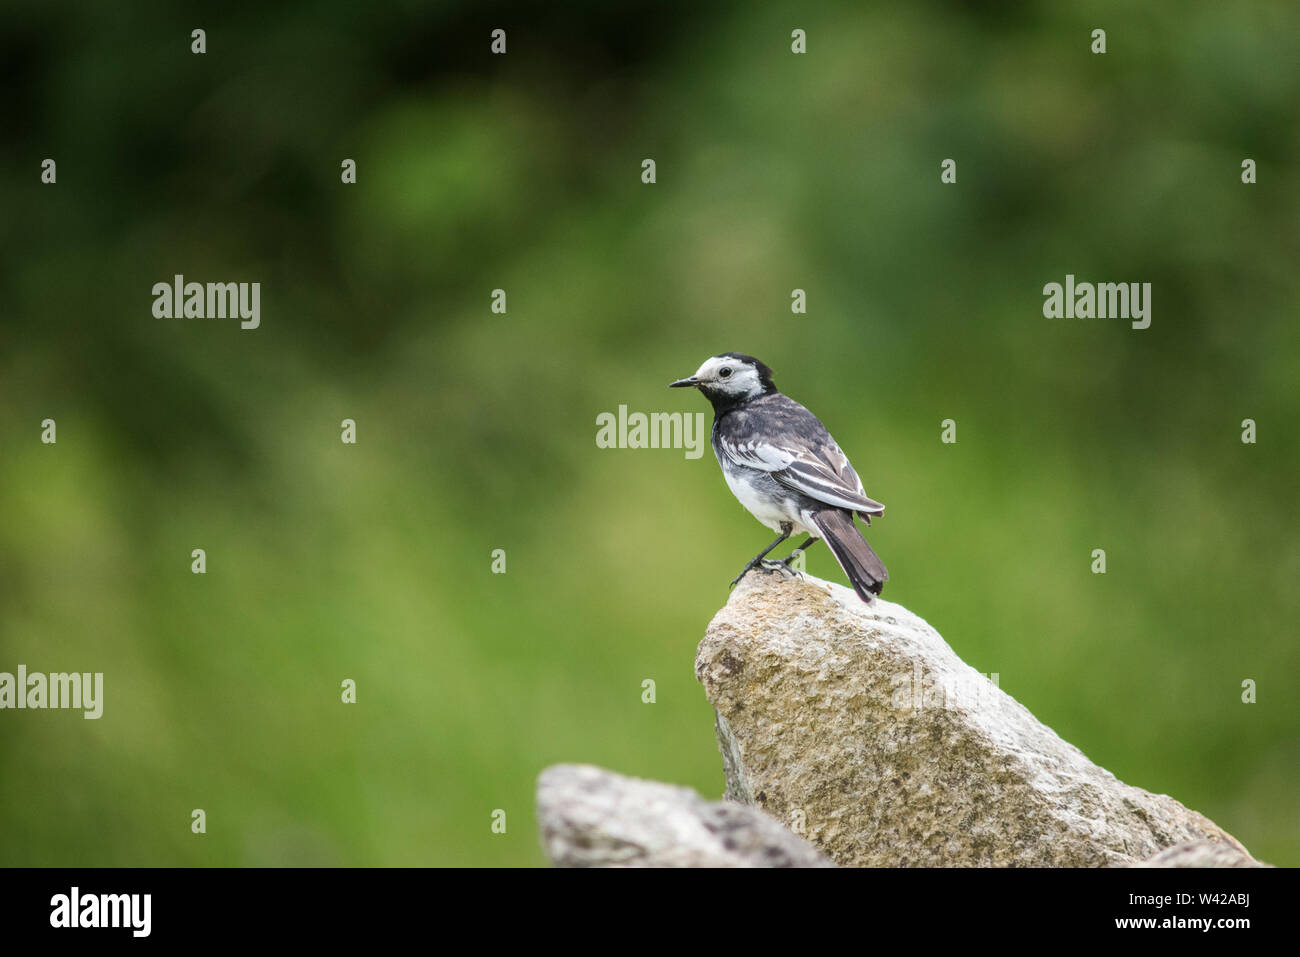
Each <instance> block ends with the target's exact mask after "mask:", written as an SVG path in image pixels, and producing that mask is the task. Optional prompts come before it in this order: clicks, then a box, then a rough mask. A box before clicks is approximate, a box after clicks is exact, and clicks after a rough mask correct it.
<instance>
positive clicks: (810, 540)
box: [781, 535, 821, 568]
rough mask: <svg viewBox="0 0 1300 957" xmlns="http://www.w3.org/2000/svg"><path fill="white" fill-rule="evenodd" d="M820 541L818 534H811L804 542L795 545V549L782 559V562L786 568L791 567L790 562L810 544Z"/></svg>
mask: <svg viewBox="0 0 1300 957" xmlns="http://www.w3.org/2000/svg"><path fill="white" fill-rule="evenodd" d="M820 541H821V539H820V538H818V537H817V536H816V535H809V536H808V537H807V538H805V539H804V540H803V542H801V543H800V544H799V545H796V546H795V550H794V551H792V552H791V553H790V554H789V555H787V556H786V557H785V558H783V559H782V560H781V564H782V565H784V566H785V567H786V568H789V567H790V563H791V562H793V561H794V560H795V559H796V558H798V557H799V556H800V555H802V554H803V553H804V551H805V550H806V549H807V548H808V546H809V545H816V544H817V543H818V542H820Z"/></svg>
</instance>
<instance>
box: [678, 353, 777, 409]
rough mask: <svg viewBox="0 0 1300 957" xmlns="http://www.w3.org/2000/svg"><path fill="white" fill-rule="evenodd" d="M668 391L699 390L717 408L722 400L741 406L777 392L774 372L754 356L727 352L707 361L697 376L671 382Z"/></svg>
mask: <svg viewBox="0 0 1300 957" xmlns="http://www.w3.org/2000/svg"><path fill="white" fill-rule="evenodd" d="M668 387H669V388H671V389H685V388H688V387H689V388H696V389H699V390H700V391H701V392H703V393H704V395H705V396H706V397H707V398H708V399H709V400H710V401H712V402H713V403H714V404H715V405H717V404H718V402H719V400H720V401H722V402H739V401H741V400H743V399H752V398H754V397H755V396H760V395H764V394H766V393H768V392H775V391H776V386H775V385H774V384H773V383H772V370H771V369H769V368H768V367H767V366H766V365H764V364H763V363H761V362H759V361H758V360H757V359H755V358H754V357H753V356H747V355H744V354H743V353H740V352H724V353H723V354H722V355H719V356H713V357H712V358H710V359H705V360H704V365H702V366H700V367H699V368H698V369H696V370H695V374H694V375H692V376H687V377H686V378H685V379H678V380H677V381H676V382H670V383H669V384H668Z"/></svg>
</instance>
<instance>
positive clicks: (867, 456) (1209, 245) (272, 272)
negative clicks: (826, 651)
mask: <svg viewBox="0 0 1300 957" xmlns="http://www.w3.org/2000/svg"><path fill="white" fill-rule="evenodd" d="M1069 6H1071V7H1074V8H1073V9H1070V8H1067V5H1065V4H1060V3H1052V2H1047V0H1042V2H1038V3H1029V4H1021V5H1015V6H1014V7H1008V6H1006V5H1003V4H994V3H916V4H907V5H901V4H892V5H889V6H887V7H886V6H879V7H877V6H875V5H865V4H861V3H850V2H845V3H827V4H824V5H820V6H818V7H817V8H815V10H809V9H807V8H806V7H805V6H803V5H793V4H790V5H781V4H774V3H747V4H740V3H735V4H706V3H686V2H662V0H656V2H653V3H651V2H641V0H638V2H632V3H622V4H617V5H615V4H609V5H598V4H581V3H579V4H571V5H568V6H567V9H556V8H553V7H551V6H549V5H540V4H539V5H524V4H517V5H508V4H500V3H470V2H467V0H466V2H455V3H441V4H432V5H425V4H416V3H403V4H396V5H393V6H392V8H391V9H382V8H376V7H374V6H371V5H364V4H354V3H347V2H342V0H339V2H332V3H313V4H292V5H286V6H283V7H279V8H275V9H268V8H267V7H266V6H264V5H262V4H248V3H244V4H231V3H226V4H220V5H216V4H214V5H211V6H210V7H203V8H196V9H194V10H189V11H186V10H181V9H178V8H176V7H175V5H172V4H165V3H162V2H153V3H132V4H129V5H128V6H127V7H126V8H125V9H124V8H121V7H119V6H105V7H102V8H99V7H95V6H93V5H76V6H74V5H71V4H57V3H54V4H52V3H44V2H34V0H16V2H10V3H7V4H5V6H4V9H3V12H0V72H2V73H3V88H4V94H5V95H4V101H5V104H6V116H5V118H4V121H3V132H0V137H3V140H4V147H3V150H2V151H0V164H2V168H0V208H2V209H3V216H0V235H2V236H3V250H4V255H3V258H2V259H0V312H2V314H3V323H0V440H2V443H3V444H2V447H0V487H2V488H3V498H2V505H0V508H2V510H3V511H2V512H0V670H6V671H14V670H15V669H16V667H17V665H18V664H20V663H22V664H26V665H27V667H28V668H29V669H30V670H33V671H35V670H43V671H63V670H76V671H103V672H104V673H105V683H106V703H105V713H104V717H103V718H102V719H100V720H99V721H85V720H82V719H81V717H80V716H79V715H77V714H76V713H68V712H53V711H46V712H13V711H6V712H3V713H0V835H2V836H3V839H2V840H0V863H3V864H42V865H45V864H62V865H73V864H77V865H82V864H84V865H144V864H155V865H169V864H183V865H202V864H228V865H242V864H247V865H254V864H271V865H275V864H349V865H390V864H391V865H425V864H440V865H442V864H445V865H538V864H542V863H544V858H543V855H542V854H541V851H540V848H539V844H538V840H537V835H536V823H535V820H534V817H533V788H534V781H535V778H536V775H537V773H538V772H539V771H540V770H541V769H542V768H543V767H545V766H547V765H549V764H552V763H554V762H559V761H583V762H592V763H596V764H601V765H605V766H607V767H610V768H612V769H615V770H617V771H621V772H624V773H628V774H634V775H640V776H646V777H651V778H657V779H662V780H666V781H671V782H675V783H678V784H683V785H689V786H691V787H694V788H697V789H698V790H700V791H701V792H703V793H704V794H706V795H710V796H718V795H720V794H721V791H722V786H723V782H722V771H721V762H720V760H719V757H718V753H717V748H716V744H715V741H714V736H713V728H712V712H711V709H710V708H709V706H708V704H707V702H706V701H705V698H704V694H703V691H702V689H701V688H700V687H699V686H698V684H697V683H696V681H695V679H694V676H693V673H692V664H693V657H694V651H695V646H696V643H697V641H698V639H699V638H700V636H701V635H702V633H703V631H704V628H705V625H706V624H707V622H708V620H709V618H710V616H711V615H712V614H713V613H714V612H715V611H716V610H717V609H718V607H720V605H721V604H722V603H723V602H724V601H725V599H726V596H727V582H728V581H729V580H730V579H731V578H732V577H733V576H734V575H735V574H736V572H737V571H738V570H739V568H740V566H741V565H742V564H743V563H744V561H745V560H746V559H748V558H749V557H750V556H751V555H752V554H754V552H756V551H758V549H759V548H761V547H762V546H763V545H765V544H767V542H768V541H769V539H770V537H771V536H770V533H769V532H768V530H767V529H765V528H763V527H761V526H760V525H759V524H758V523H757V522H755V521H754V520H753V519H752V518H751V517H749V516H748V515H747V514H746V513H744V512H743V511H742V509H741V507H740V506H739V505H738V504H737V503H736V502H735V500H734V499H733V498H732V497H731V495H730V493H729V492H728V491H727V489H726V487H725V485H724V484H723V481H722V478H721V476H720V475H719V473H718V468H717V465H716V463H715V462H714V460H713V458H712V454H711V453H707V452H706V455H705V457H704V458H702V459H698V460H687V459H686V458H685V456H684V455H683V453H682V452H681V451H679V450H604V449H598V448H597V447H596V444H595V433H596V424H595V423H596V416H597V415H598V414H599V413H601V412H605V411H615V410H616V409H617V408H618V406H619V404H626V405H628V406H629V408H630V409H632V410H634V411H645V412H650V411H689V412H698V411H705V410H706V409H707V406H706V404H705V403H704V402H703V400H702V398H701V397H700V396H698V395H695V394H683V393H681V392H669V391H668V390H667V389H666V388H665V386H666V384H667V383H668V382H669V381H670V380H671V379H674V378H677V377H679V376H682V375H687V374H689V373H690V372H692V371H694V369H695V368H696V366H697V365H698V364H699V363H700V362H701V361H702V360H703V359H704V358H705V357H707V356H709V355H711V354H714V353H717V352H721V351H728V350H738V351H744V352H749V353H753V354H755V355H757V356H759V357H760V358H762V359H764V360H765V361H766V362H768V363H769V364H770V365H771V366H773V368H774V369H775V370H776V381H777V384H778V385H779V386H780V387H781V388H782V389H783V390H784V391H786V392H787V393H789V394H791V395H793V396H794V397H795V398H797V399H799V400H800V401H802V402H804V403H806V404H807V405H809V406H810V407H811V408H812V409H814V410H815V411H816V412H817V413H818V414H819V415H820V416H821V417H822V419H823V420H824V421H825V422H826V424H827V425H828V427H829V428H830V429H831V431H832V432H833V433H834V434H835V436H836V438H837V439H838V441H839V442H840V444H841V445H842V446H843V448H844V449H845V450H846V451H847V452H848V454H849V455H850V457H851V458H852V459H853V461H854V463H855V465H856V466H857V468H858V471H859V472H860V473H861V474H862V476H863V479H864V482H865V484H866V488H867V491H868V493H869V494H871V495H872V496H873V497H875V498H878V499H880V500H881V501H883V502H885V503H887V504H888V507H889V510H888V512H887V514H886V517H885V518H884V519H883V520H881V521H878V522H877V523H876V524H875V525H874V528H873V534H872V535H871V541H872V544H873V545H874V547H875V548H876V550H877V551H878V552H879V553H880V554H881V555H882V556H883V558H884V560H885V562H886V563H887V564H888V566H889V569H890V573H891V578H892V580H891V583H890V585H889V586H888V588H887V590H886V592H885V597H886V598H888V599H891V600H893V601H897V602H901V603H903V604H905V605H906V606H908V607H909V608H910V609H912V610H913V611H915V612H916V613H918V614H920V615H921V616H922V617H924V618H926V619H927V620H928V621H930V622H931V623H932V624H933V625H934V626H935V627H937V628H938V629H939V630H940V631H941V632H942V634H943V635H944V636H945V638H946V639H947V640H948V642H949V643H950V644H951V645H952V646H953V647H954V649H956V651H957V652H958V653H959V654H960V655H961V656H962V657H963V658H965V660H966V661H968V662H969V663H970V664H971V665H973V666H974V667H975V668H976V669H977V670H979V671H981V672H994V671H996V672H998V673H999V674H1000V676H1001V685H1002V687H1003V688H1004V689H1005V690H1006V691H1008V692H1009V693H1011V694H1012V695H1014V696H1015V697H1016V698H1018V699H1019V700H1020V701H1021V702H1023V703H1024V704H1025V705H1027V706H1028V707H1029V708H1030V709H1031V710H1032V711H1033V712H1034V713H1035V714H1036V715H1037V716H1038V717H1039V718H1040V719H1041V720H1042V721H1044V722H1046V723H1047V724H1048V725H1050V726H1051V727H1052V728H1054V729H1055V730H1056V731H1057V732H1059V733H1060V734H1061V735H1062V736H1063V737H1064V738H1065V739H1067V740H1069V741H1070V742H1072V743H1074V744H1076V745H1078V746H1079V747H1080V748H1081V749H1082V750H1083V751H1084V752H1085V753H1086V754H1087V755H1088V756H1089V757H1090V758H1092V759H1093V760H1094V761H1096V762H1098V763H1099V764H1101V765H1103V766H1105V767H1107V768H1108V769H1110V770H1111V771H1113V772H1114V773H1115V774H1116V775H1118V776H1119V777H1120V778H1122V779H1123V780H1125V781H1127V782H1129V783H1132V784H1135V785H1138V786H1141V787H1143V788H1147V789H1149V790H1152V791H1158V792H1165V793H1169V794H1172V795H1174V796H1175V797H1177V798H1178V799H1179V800H1180V801H1182V802H1183V803H1185V804H1187V805H1189V806H1191V807H1193V808H1195V809H1197V810H1199V811H1202V812H1203V813H1205V814H1207V815H1208V816H1210V817H1211V818H1212V819H1214V820H1215V821H1216V822H1217V823H1218V824H1220V825H1221V826H1223V827H1224V828H1226V829H1227V830H1229V831H1231V832H1232V833H1233V834H1235V835H1236V836H1237V837H1239V838H1240V839H1241V840H1242V841H1244V842H1245V843H1246V845H1247V846H1248V847H1249V848H1250V849H1251V850H1252V851H1253V852H1254V853H1255V854H1256V855H1257V856H1259V857H1261V858H1263V859H1266V860H1270V861H1272V862H1274V863H1277V864H1291V865H1295V864H1300V705H1298V704H1297V697H1296V687H1295V682H1296V677H1297V674H1300V649H1298V645H1297V641H1296V633H1295V626H1296V622H1297V617H1298V616H1297V613H1298V612H1300V587H1297V583H1298V582H1300V540H1298V538H1297V535H1296V531H1297V524H1296V517H1297V516H1296V491H1297V472H1298V471H1300V469H1298V467H1300V455H1298V453H1297V448H1298V447H1300V446H1298V445H1297V427H1296V423H1297V415H1298V414H1300V388H1298V386H1297V382H1298V380H1297V370H1300V339H1298V337H1297V332H1296V328H1297V327H1296V318H1297V305H1298V304H1300V298H1298V293H1300V276H1298V274H1297V268H1296V264H1297V261H1298V259H1300V227H1298V226H1297V216H1296V211H1297V209H1298V208H1300V205H1298V200H1300V189H1298V188H1297V183H1298V182H1300V180H1297V174H1298V173H1300V170H1298V169H1297V164H1296V156H1297V155H1300V124H1297V123H1296V120H1295V116H1296V114H1295V107H1296V103H1297V102H1298V101H1300V56H1298V55H1297V45H1298V44H1297V37H1300V6H1297V5H1296V4H1295V3H1293V2H1282V0H1279V2H1246V3H1241V4H1232V5H1224V4H1220V3H1212V2H1190V3H1188V2H1175V0H1163V2H1158V3H1150V4H1143V5H1141V6H1140V8H1139V7H1136V6H1135V5H1133V4H1131V3H1121V2H1118V0H1116V2H1096V3H1086V4H1082V5H1069ZM195 27H202V28H204V29H205V30H206V31H207V46H208V52H207V53H206V55H203V56H196V55H193V54H191V53H190V31H191V30H192V29H193V28H195ZM496 27H501V28H504V29H505V30H506V31H507V38H508V53H507V54H506V55H505V56H492V55H490V53H489V50H488V47H489V32H490V31H491V30H492V29H493V28H496ZM795 27H798V28H802V29H804V30H806V31H807V35H808V53H807V54H806V55H803V56H796V55H793V54H792V53H791V52H790V31H791V30H792V29H793V28H795ZM1096 27H1102V28H1105V29H1106V30H1107V33H1108V41H1107V42H1108V51H1109V52H1107V53H1106V54H1105V55H1102V56H1099V55H1094V54H1092V53H1091V52H1090V49H1089V46H1090V42H1091V41H1090V36H1089V34H1090V31H1091V30H1092V29H1094V28H1096ZM46 157H52V158H54V159H56V161H57V163H58V182H57V185H54V186H44V185H42V184H41V183H40V179H39V177H40V163H41V161H42V160H43V159H44V158H46ZM345 157H350V158H353V159H355V160H356V162H357V165H358V182H357V184H356V185H354V186H344V185H342V184H341V183H340V181H339V171H340V163H341V161H342V160H343V159H344V158H345ZM647 157H650V158H653V159H655V160H656V162H657V164H658V182H657V183H656V184H655V185H652V186H647V185H644V184H642V182H641V178H640V173H641V161H642V160H643V159H644V158H647ZM948 157H951V158H954V159H956V160H957V163H958V182H957V184H956V185H942V184H941V183H940V180H939V173H940V163H941V161H942V160H943V159H945V158H948ZM1246 157H1250V158H1253V159H1255V160H1256V161H1257V163H1258V167H1259V173H1258V177H1259V182H1258V184H1257V185H1252V186H1246V185H1243V184H1242V183H1241V181H1240V173H1241V161H1242V159H1243V158H1246ZM174 273H183V274H184V275H185V276H186V277H187V278H188V279H192V280H196V281H200V282H207V281H245V282H250V281H259V282H261V283H262V325H261V328H260V329H258V330H256V331H247V332H246V331H242V330H240V329H239V327H238V324H237V323H236V322H234V321H231V320H224V321H223V320H217V321H212V322H204V321H198V320H188V321H186V320H172V321H168V320H159V319H155V318H153V316H152V315H151V305H152V295H151V291H150V290H151V286H152V285H153V283H155V282H158V281H169V280H170V278H171V277H172V275H173V274H174ZM1066 273H1074V274H1075V275H1076V276H1077V277H1078V278H1079V279H1080V280H1092V281H1134V282H1151V283H1153V285H1154V291H1153V313H1152V316H1153V319H1152V325H1151V328H1150V329H1148V330H1146V331H1142V332H1138V331H1133V330H1131V329H1129V328H1128V325H1127V323H1124V322H1122V321H1113V320H1064V319H1061V320H1048V319H1044V318H1043V317H1042V312H1041V310H1042V303H1043V297H1042V287H1043V285H1044V284H1045V283H1047V282H1053V281H1055V282H1062V281H1063V280H1064V276H1065V274H1066ZM498 287H499V288H504V289H505V290H506V291H507V296H508V312H507V314H505V315H494V314H493V313H492V312H491V311H490V308H489V305H490V293H491V290H493V289H494V288H498ZM794 288H802V289H805V290H807V293H808V314H807V315H806V316H794V315H792V314H791V312H790V305H789V304H790V293H791V290H792V289H794ZM47 417H49V418H54V419H55V420H56V421H57V423H58V443H57V445H54V446H47V445H42V444H41V442H40V440H39V437H40V422H41V420H42V419H44V418H47ZM1247 417H1250V418H1254V419H1255V420H1257V422H1258V429H1259V442H1258V444H1257V445H1243V444H1242V442H1241V440H1240V433H1241V429H1240V422H1241V420H1242V419H1243V418H1247ZM343 418H354V419H355V420H356V422H357V424H358V443H357V444H356V445H355V446H346V445H343V444H342V443H341V442H340V440H339V423H340V420H342V419H343ZM944 418H953V419H955V420H956V421H957V423H958V443H957V444H956V445H943V444H941V443H940V441H939V431H940V427H939V423H940V421H941V420H942V419H944ZM197 547H202V548H205V549H206V550H207V556H208V572H207V574H206V575H202V576H199V575H193V574H191V572H190V551H191V549H193V548H197ZM1099 547H1100V548H1105V549H1106V552H1107V561H1108V573H1107V574H1106V575H1104V576H1103V575H1093V574H1092V573H1091V572H1090V568H1089V566H1090V563H1091V551H1092V549H1094V548H1099ZM494 548H504V549H505V550H506V552H507V562H508V565H507V568H508V571H507V573H506V574H505V575H493V574H492V573H491V568H490V566H491V552H492V549H494ZM809 570H810V571H812V572H813V573H814V574H818V575H822V576H825V577H828V578H830V579H832V580H835V581H841V582H842V581H843V576H842V574H841V573H840V571H839V569H838V568H836V567H835V566H834V563H833V560H832V559H831V558H830V556H829V554H828V553H827V552H826V551H825V550H824V549H819V550H814V552H812V553H811V554H810V555H809ZM344 678H353V679H355V680H356V681H357V684H358V703H357V704H356V705H355V706H347V705H343V704H341V703H340V702H339V685H340V682H341V681H342V680H343V679H344ZM645 678H653V679H654V680H655V681H656V682H657V684H658V700H657V703H655V704H653V705H647V704H643V703H642V702H641V682H642V680H643V679H645ZM1246 678H1251V679H1255V680H1256V681H1258V683H1259V686H1258V703H1257V704H1254V705H1246V704H1243V703H1241V700H1240V697H1241V682H1242V681H1243V679H1246ZM193 808H203V809H205V811H206V812H207V815H208V832H207V834H206V835H203V836H195V835H193V834H191V832H190V811H191V809H193ZM497 808H501V809H504V810H505V811H506V812H507V822H508V828H507V833H505V834H503V835H502V834H493V833H492V831H491V827H490V825H491V814H492V812H493V810H494V809H497Z"/></svg>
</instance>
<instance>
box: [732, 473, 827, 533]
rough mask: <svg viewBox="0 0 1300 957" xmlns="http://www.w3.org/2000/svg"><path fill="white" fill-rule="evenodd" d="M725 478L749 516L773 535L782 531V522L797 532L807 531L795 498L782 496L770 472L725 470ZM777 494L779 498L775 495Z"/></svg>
mask: <svg viewBox="0 0 1300 957" xmlns="http://www.w3.org/2000/svg"><path fill="white" fill-rule="evenodd" d="M722 476H723V478H725V479H726V480H727V487H728V488H729V489H731V494H732V495H734V496H736V498H737V499H738V500H739V501H740V504H741V505H743V506H745V509H746V510H747V511H748V512H749V514H750V515H753V516H754V517H755V518H756V519H758V520H759V521H760V522H762V523H763V524H764V525H766V526H767V527H768V528H770V529H772V531H774V532H779V531H781V523H782V522H790V523H791V524H792V525H793V526H794V531H795V532H802V531H806V530H807V529H806V526H805V525H804V523H803V522H802V521H801V517H800V515H799V512H798V511H797V509H796V508H795V498H794V496H793V495H792V494H790V495H781V494H779V492H780V488H779V486H778V483H777V482H776V480H775V479H773V478H772V477H771V476H770V475H768V474H767V473H766V472H759V471H757V470H754V469H742V468H736V467H735V466H732V467H730V468H728V467H726V466H724V467H723V469H722ZM774 487H775V488H774ZM773 491H776V492H777V493H778V494H773Z"/></svg>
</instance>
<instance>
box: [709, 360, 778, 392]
mask: <svg viewBox="0 0 1300 957" xmlns="http://www.w3.org/2000/svg"><path fill="white" fill-rule="evenodd" d="M695 378H696V379H698V380H699V381H700V384H701V385H702V386H703V387H704V388H705V389H707V390H708V391H709V392H717V393H721V394H722V395H734V396H746V397H748V396H751V395H758V394H759V393H760V392H762V391H763V383H762V381H761V380H760V379H759V376H758V370H757V369H755V368H754V367H753V366H752V365H750V364H749V363H748V362H742V361H741V360H740V359H733V358H731V357H730V356H714V357H713V358H712V359H706V360H705V362H704V365H702V366H700V367H699V369H697V370H696V372H695Z"/></svg>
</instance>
